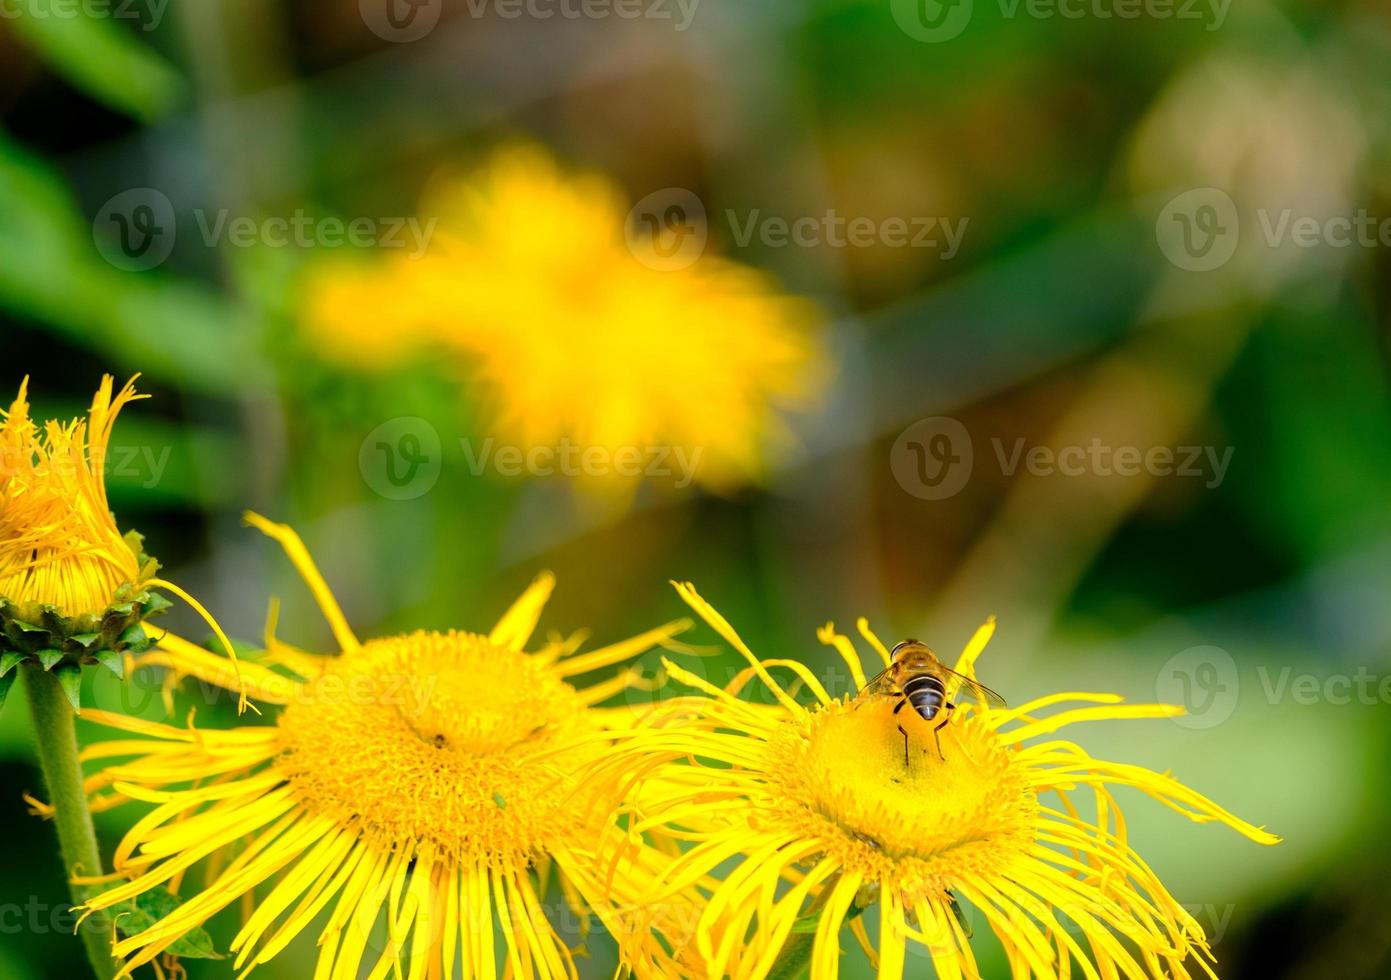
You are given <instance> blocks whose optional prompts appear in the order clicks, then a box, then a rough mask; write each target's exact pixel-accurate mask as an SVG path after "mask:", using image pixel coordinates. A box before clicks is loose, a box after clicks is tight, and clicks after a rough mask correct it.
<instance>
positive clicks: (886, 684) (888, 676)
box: [855, 665, 895, 700]
mask: <svg viewBox="0 0 1391 980" xmlns="http://www.w3.org/2000/svg"><path fill="white" fill-rule="evenodd" d="M893 674H894V669H893V666H892V665H890V666H888V667H885V668H884V669H883V670H881V671H880V672H879V673H877V674H875V675H874V676H873V677H871V678H870V679H869V680H867V681H865V686H864V687H862V688H860V693H859V694H857V695H855V699H856V700H859V699H860V698H868V697H872V696H874V695H876V694H889V693H891V692H892V691H893V690H894V688H895V684H894V678H893Z"/></svg>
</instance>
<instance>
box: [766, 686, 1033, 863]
mask: <svg viewBox="0 0 1391 980" xmlns="http://www.w3.org/2000/svg"><path fill="white" fill-rule="evenodd" d="M892 709H893V702H892V700H890V699H888V698H883V699H879V700H876V701H871V702H868V703H865V704H862V705H859V706H857V705H855V704H854V703H853V702H837V703H833V704H831V705H830V706H828V707H826V708H823V709H821V710H819V711H816V712H814V713H813V714H812V715H811V716H810V717H809V718H808V720H807V721H806V723H805V724H801V725H797V724H789V725H787V726H785V727H784V728H782V729H780V730H779V731H778V732H777V733H776V734H775V735H774V737H773V739H772V741H771V743H770V745H769V749H770V753H771V759H770V767H769V768H770V782H771V783H772V785H771V786H770V789H771V792H772V797H773V799H775V800H780V801H782V802H781V804H780V805H779V806H778V808H777V813H778V817H777V819H778V820H779V822H782V823H785V824H786V825H787V829H788V830H789V831H795V832H796V833H797V834H798V835H799V836H801V835H815V836H816V837H819V838H821V839H826V840H830V841H833V842H834V844H833V847H832V848H831V850H834V852H835V856H837V857H838V858H839V859H840V861H841V863H842V865H843V866H844V867H846V868H850V869H854V870H858V871H861V872H863V873H864V874H865V875H866V876H867V877H869V878H870V879H880V880H882V879H884V878H885V877H888V876H889V874H890V873H891V874H892V876H893V877H894V878H895V879H897V880H898V881H900V882H906V883H908V887H909V889H910V890H918V889H922V890H932V889H934V888H935V889H941V888H944V887H946V886H945V884H943V883H944V882H946V881H948V880H949V878H950V877H951V876H954V875H957V874H959V873H960V872H962V871H971V870H981V871H986V870H990V869H998V868H999V867H1000V866H1001V862H1002V859H1003V860H1005V861H1007V860H1008V859H1009V858H1011V857H1014V856H1017V855H1018V854H1019V852H1020V851H1021V850H1023V849H1025V848H1027V847H1029V846H1030V845H1031V844H1032V842H1033V832H1032V828H1033V826H1034V825H1035V822H1036V813H1037V808H1038V804H1037V799H1036V795H1035V793H1034V791H1033V789H1032V788H1031V785H1030V783H1029V780H1028V777H1027V773H1026V772H1025V770H1024V768H1023V767H1022V766H1020V765H1019V764H1018V763H1017V762H1016V761H1015V759H1014V757H1013V753H1012V752H1011V751H1010V750H1009V749H1007V748H1005V747H1003V746H1001V745H1000V744H999V743H998V741H997V740H996V738H995V736H994V734H993V732H992V731H991V730H990V729H989V728H988V727H987V726H986V725H985V724H983V723H982V722H981V721H980V720H979V719H978V718H975V717H973V716H971V715H968V714H963V713H960V712H958V713H957V714H956V715H955V716H954V717H952V718H951V720H949V721H948V722H947V723H946V724H945V725H943V726H942V727H941V729H940V730H939V732H938V735H939V736H940V739H941V752H942V755H941V756H940V757H939V756H938V754H937V747H936V743H935V742H934V740H933V737H932V728H931V725H930V724H929V723H927V722H925V721H923V720H922V719H920V718H918V717H917V715H915V714H913V712H912V709H911V708H905V709H904V710H903V711H901V712H900V713H899V714H898V715H897V716H894V715H893V714H892ZM899 720H901V721H902V724H903V727H904V728H905V729H907V731H908V733H909V741H908V757H907V761H906V762H905V759H904V744H903V736H902V735H901V734H899V732H898V729H897V726H896V724H895V722H896V721H899ZM939 721H940V719H939ZM934 724H935V722H934Z"/></svg>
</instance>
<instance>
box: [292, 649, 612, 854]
mask: <svg viewBox="0 0 1391 980" xmlns="http://www.w3.org/2000/svg"><path fill="white" fill-rule="evenodd" d="M589 718H590V716H589V714H588V712H587V710H586V708H585V706H584V704H583V703H582V702H581V700H580V699H579V697H578V695H577V694H576V693H575V691H574V689H573V688H571V687H570V686H569V685H568V684H565V683H564V682H563V681H561V680H560V679H559V678H557V677H555V676H554V675H553V674H552V673H550V672H549V671H548V669H547V668H546V667H545V665H544V664H542V663H539V662H537V660H536V659H535V658H533V657H531V656H529V655H527V654H525V653H519V652H516V651H512V650H507V649H503V648H501V647H497V646H494V645H493V644H492V643H490V642H489V641H488V640H487V639H486V638H485V637H481V636H476V635H473V634H468V633H427V632H418V633H412V634H409V635H406V636H395V637H388V638H385V639H380V640H372V641H370V642H368V643H365V644H364V645H363V646H362V647H360V648H359V649H357V650H354V651H350V652H348V653H345V654H344V655H343V656H341V657H339V658H337V659H335V660H333V661H331V662H330V665H329V667H328V668H327V670H325V672H324V673H323V674H322V675H321V676H319V677H318V678H316V679H315V680H313V681H311V682H309V683H307V684H306V685H305V686H304V687H303V688H302V689H301V691H300V693H299V695H298V696H297V697H296V699H295V701H294V703H292V704H290V705H288V706H287V707H286V709H285V711H284V712H282V714H281V716H280V721H279V727H280V732H281V740H282V744H283V746H284V749H283V752H282V755H281V756H280V758H279V759H278V760H277V762H276V766H277V768H278V769H280V770H281V771H283V772H285V773H286V776H287V778H288V779H289V781H290V783H291V785H292V786H293V787H294V788H295V790H296V791H297V793H298V794H299V796H300V798H301V799H302V800H303V801H304V803H305V805H306V806H307V807H308V808H310V809H312V810H314V811H315V812H319V813H324V814H326V815H329V816H332V817H334V818H335V819H337V820H339V821H344V822H352V823H356V824H357V825H359V826H361V827H362V828H363V829H364V831H365V832H366V834H367V835H369V836H379V837H380V838H382V839H384V840H387V841H396V842H400V841H432V842H434V843H435V844H437V845H438V846H439V847H440V848H442V849H443V850H444V851H446V852H447V853H450V854H453V855H455V856H465V855H467V856H472V857H473V858H474V859H481V860H485V861H498V862H503V863H507V864H512V863H514V862H516V861H519V860H520V861H527V860H530V859H531V857H532V856H534V855H535V854H537V853H539V852H540V851H542V850H544V849H545V847H546V842H547V841H551V840H557V839H560V837H562V836H563V837H570V836H572V835H573V831H574V828H575V827H576V826H577V825H578V824H579V822H580V821H581V820H582V819H583V815H584V812H585V810H586V807H585V805H584V804H585V801H586V798H585V797H580V798H579V799H576V797H575V795H574V791H575V789H576V782H575V780H574V779H572V778H571V776H572V774H574V773H575V771H576V770H577V769H578V768H579V767H580V766H582V765H583V763H584V762H585V761H587V759H589V758H590V757H592V755H594V754H597V752H598V751H599V748H598V746H597V744H591V745H590V746H588V747H584V748H575V747H573V743H574V741H575V740H576V739H577V738H580V737H583V736H585V735H587V734H589V733H591V732H593V731H595V730H596V726H595V725H594V724H593V722H592V721H590V720H589Z"/></svg>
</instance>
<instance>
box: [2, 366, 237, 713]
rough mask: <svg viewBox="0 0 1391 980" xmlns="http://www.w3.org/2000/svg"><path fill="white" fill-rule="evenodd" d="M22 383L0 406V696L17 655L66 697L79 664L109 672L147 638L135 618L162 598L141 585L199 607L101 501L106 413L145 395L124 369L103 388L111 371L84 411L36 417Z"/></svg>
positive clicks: (109, 425)
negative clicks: (54, 681) (54, 679)
mask: <svg viewBox="0 0 1391 980" xmlns="http://www.w3.org/2000/svg"><path fill="white" fill-rule="evenodd" d="M28 388H29V381H28V379H27V378H26V379H25V380H24V381H23V382H21V384H20V386H19V394H18V396H17V397H16V398H15V400H14V402H13V403H12V404H11V405H10V409H9V411H8V412H6V411H0V703H3V701H4V696H5V694H6V693H7V692H8V690H9V687H10V685H11V684H12V683H13V682H14V679H15V677H17V676H18V672H17V671H14V668H15V667H16V666H17V665H18V664H22V663H27V664H31V665H34V666H37V667H40V668H42V669H43V670H50V671H53V672H54V673H55V674H56V675H57V676H58V678H59V680H61V681H62V682H63V687H64V690H65V691H66V692H67V695H68V698H69V699H70V700H71V701H72V703H73V707H74V708H76V707H77V692H78V686H79V681H80V677H81V666H82V665H83V664H87V663H101V664H103V665H105V666H106V667H108V668H109V669H111V670H112V671H113V672H114V673H116V674H118V675H120V674H122V673H123V664H122V657H123V655H124V654H125V653H127V652H139V651H140V650H143V649H144V648H145V646H146V645H147V644H148V639H147V638H146V636H145V633H144V630H143V629H142V628H141V625H140V624H141V622H142V621H143V620H145V619H146V618H148V617H149V616H153V615H155V614H157V613H159V612H162V611H163V610H164V609H166V608H167V607H168V606H169V602H168V600H166V599H164V598H163V597H162V596H160V595H158V594H157V593H155V592H153V591H151V590H152V589H154V588H162V589H166V590H168V591H170V592H173V593H174V594H176V595H178V596H180V597H182V598H183V599H185V600H186V601H187V602H188V603H189V604H190V605H192V606H193V607H194V608H195V609H196V610H197V611H198V612H199V613H201V614H203V615H204V616H205V618H206V612H205V611H204V610H203V608H202V607H201V606H200V605H199V604H198V603H197V602H196V601H195V600H194V599H193V598H192V597H191V596H189V595H187V594H186V593H185V592H184V591H183V590H182V589H180V588H178V587H177V586H175V585H173V584H171V583H169V582H166V581H164V580H163V579H159V578H156V577H155V572H156V571H157V570H158V568H159V563H158V562H156V561H155V560H154V559H152V558H150V557H148V556H147V555H145V554H144V553H143V552H142V550H141V537H140V535H139V534H137V533H135V532H134V531H131V532H128V533H125V534H122V532H121V531H120V529H119V528H117V526H116V520H115V518H114V517H113V516H112V514H111V509H110V507H109V506H108V504H107V501H106V483H105V479H104V476H105V464H106V453H107V447H108V445H109V443H110V441H111V432H112V429H113V428H114V426H115V424H116V417H117V416H118V415H119V414H120V412H121V409H122V408H124V407H125V406H126V405H128V404H129V403H130V402H132V401H135V400H137V399H139V398H143V397H146V396H144V395H138V394H136V392H135V379H134V378H132V379H131V380H130V381H128V382H126V384H125V386H124V387H122V388H121V390H120V392H119V393H117V394H116V395H115V396H114V397H113V395H112V390H113V383H112V378H111V377H110V376H109V375H108V376H106V377H103V378H102V382H101V387H100V388H99V389H98V390H97V393H96V395H95V396H94V397H93V398H92V406H91V408H90V409H89V410H88V412H87V416H86V417H85V418H78V419H73V420H71V421H69V422H57V421H49V422H48V423H46V424H45V425H44V426H43V427H42V428H40V426H39V425H38V424H36V423H35V422H34V421H33V419H31V418H30V417H29V403H28V401H27V395H28ZM210 622H211V621H210ZM211 625H212V626H213V629H214V631H216V632H218V635H219V636H220V635H221V631H220V630H218V628H217V625H216V624H215V623H212V624H211ZM228 649H229V650H230V647H229V648H228ZM234 659H235V658H234Z"/></svg>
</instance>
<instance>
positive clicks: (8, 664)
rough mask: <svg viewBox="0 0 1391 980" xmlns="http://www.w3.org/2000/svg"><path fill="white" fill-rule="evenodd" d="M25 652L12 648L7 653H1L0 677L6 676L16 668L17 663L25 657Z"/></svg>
mask: <svg viewBox="0 0 1391 980" xmlns="http://www.w3.org/2000/svg"><path fill="white" fill-rule="evenodd" d="M24 656H25V655H24V654H22V653H16V652H15V651H14V650H10V651H8V652H7V653H0V677H4V676H5V675H6V674H8V673H9V672H10V671H12V670H14V668H15V665H16V664H18V663H19V662H20V661H22V660H23V659H24Z"/></svg>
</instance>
